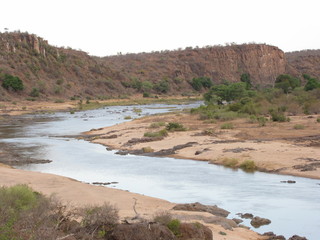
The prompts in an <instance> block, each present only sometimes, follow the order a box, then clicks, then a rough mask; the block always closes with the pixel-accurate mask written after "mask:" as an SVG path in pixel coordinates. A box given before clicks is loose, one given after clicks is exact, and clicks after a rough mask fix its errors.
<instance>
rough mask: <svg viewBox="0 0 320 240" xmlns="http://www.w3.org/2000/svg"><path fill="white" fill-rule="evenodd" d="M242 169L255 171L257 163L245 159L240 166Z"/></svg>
mask: <svg viewBox="0 0 320 240" xmlns="http://www.w3.org/2000/svg"><path fill="white" fill-rule="evenodd" d="M239 167H240V168H241V169H242V170H244V171H247V172H253V171H255V170H256V169H257V167H256V164H255V163H254V161H252V160H245V161H244V162H242V163H241V164H240V166H239Z"/></svg>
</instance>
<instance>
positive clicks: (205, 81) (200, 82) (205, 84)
mask: <svg viewBox="0 0 320 240" xmlns="http://www.w3.org/2000/svg"><path fill="white" fill-rule="evenodd" d="M190 84H191V86H192V87H193V89H194V90H196V91H200V90H201V89H202V88H210V87H211V86H212V85H213V84H212V80H211V79H210V78H208V77H199V78H193V79H192V81H191V83H190Z"/></svg>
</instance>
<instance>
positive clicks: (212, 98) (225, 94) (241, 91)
mask: <svg viewBox="0 0 320 240" xmlns="http://www.w3.org/2000/svg"><path fill="white" fill-rule="evenodd" d="M247 94H248V91H247V90H246V84H245V83H243V82H237V83H224V84H219V85H214V86H212V87H211V88H210V90H209V92H207V93H205V94H204V99H205V101H206V102H207V103H218V104H222V102H223V101H226V102H230V101H234V100H237V99H240V98H243V97H246V96H247Z"/></svg>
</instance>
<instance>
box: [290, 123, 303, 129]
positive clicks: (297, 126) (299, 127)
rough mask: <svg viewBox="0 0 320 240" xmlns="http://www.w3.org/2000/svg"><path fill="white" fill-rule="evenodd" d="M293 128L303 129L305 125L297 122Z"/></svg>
mask: <svg viewBox="0 0 320 240" xmlns="http://www.w3.org/2000/svg"><path fill="white" fill-rule="evenodd" d="M293 128H294V129H296V130H302V129H305V126H304V125H302V124H296V125H294V126H293Z"/></svg>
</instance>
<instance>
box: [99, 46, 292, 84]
mask: <svg viewBox="0 0 320 240" xmlns="http://www.w3.org/2000/svg"><path fill="white" fill-rule="evenodd" d="M103 60H104V62H105V63H107V64H108V65H109V66H112V67H113V68H114V69H118V70H120V71H121V72H125V73H126V74H128V75H131V76H132V77H136V78H139V79H142V80H150V79H163V78H166V79H174V80H176V82H181V81H182V82H183V81H188V80H191V79H192V78H194V77H199V76H207V77H210V78H212V79H213V81H215V82H221V81H222V80H229V81H233V82H236V81H239V80H240V76H241V75H242V74H243V73H249V74H250V76H251V79H252V82H253V83H254V84H259V85H263V86H265V85H272V84H273V83H274V81H275V79H276V77H277V76H278V75H279V74H283V73H285V71H286V59H285V55H284V53H283V51H281V50H280V49H278V48H277V47H273V46H269V45H264V44H245V45H232V46H226V47H222V46H215V47H206V48H186V49H185V50H178V51H162V52H154V53H140V54H127V55H119V56H111V57H106V58H104V59H103Z"/></svg>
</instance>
